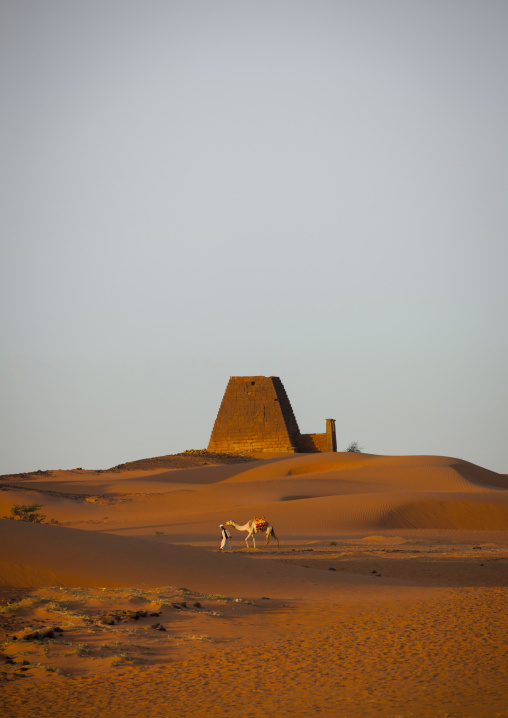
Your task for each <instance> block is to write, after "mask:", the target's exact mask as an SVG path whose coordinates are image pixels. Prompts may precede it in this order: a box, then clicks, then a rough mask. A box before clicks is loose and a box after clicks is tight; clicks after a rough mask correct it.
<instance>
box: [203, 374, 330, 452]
mask: <svg viewBox="0 0 508 718" xmlns="http://www.w3.org/2000/svg"><path fill="white" fill-rule="evenodd" d="M208 451H214V452H219V453H226V454H227V453H249V452H253V453H258V452H267V453H273V454H279V453H288V454H298V453H316V452H322V451H337V439H336V436H335V419H327V420H326V432H324V433H323V434H301V433H300V429H299V428H298V423H297V421H296V418H295V415H294V413H293V409H292V407H291V403H290V401H289V399H288V396H287V394H286V390H285V389H284V385H283V384H282V382H281V380H280V379H279V377H278V376H269V377H266V376H232V377H231V378H230V380H229V383H228V385H227V387H226V391H225V393H224V397H223V399H222V403H221V405H220V409H219V413H218V414H217V419H216V421H215V424H214V427H213V431H212V436H211V437H210V443H209V444H208Z"/></svg>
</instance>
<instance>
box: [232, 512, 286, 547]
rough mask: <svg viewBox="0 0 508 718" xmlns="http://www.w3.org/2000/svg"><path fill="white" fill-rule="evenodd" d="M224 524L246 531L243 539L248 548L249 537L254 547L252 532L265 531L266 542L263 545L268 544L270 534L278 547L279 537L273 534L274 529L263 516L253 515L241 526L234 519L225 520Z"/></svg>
mask: <svg viewBox="0 0 508 718" xmlns="http://www.w3.org/2000/svg"><path fill="white" fill-rule="evenodd" d="M226 526H233V527H234V528H235V529H236V530H237V531H247V532H248V533H247V537H246V539H245V543H246V545H247V548H250V546H249V539H250V538H252V544H253V547H254V548H256V539H255V538H254V534H257V533H265V534H266V543H265V546H268V542H269V540H270V537H271V536H272V537H273V538H274V539H275V540H276V541H277V548H279V539H278V538H277V536H276V535H275V531H274V530H273V526H271V525H270V524H269V523H268V521H267V520H266V519H265V517H264V516H263V517H261V518H256V517H254V518H253V519H251V520H250V521H247V523H246V524H244V525H243V526H240V525H239V524H237V523H236V521H226Z"/></svg>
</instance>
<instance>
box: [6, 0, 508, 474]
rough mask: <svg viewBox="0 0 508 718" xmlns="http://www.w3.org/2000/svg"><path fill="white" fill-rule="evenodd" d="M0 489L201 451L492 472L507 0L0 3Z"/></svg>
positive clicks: (507, 282) (504, 447)
mask: <svg viewBox="0 0 508 718" xmlns="http://www.w3.org/2000/svg"><path fill="white" fill-rule="evenodd" d="M0 8H1V10H0V26H1V29H0V98H1V100H0V102H1V105H0V123H1V133H0V142H1V144H2V147H1V158H2V160H1V165H0V167H1V169H0V181H1V195H0V196H1V200H2V205H3V206H2V210H1V212H0V226H1V234H0V242H1V255H0V294H1V326H0V342H1V347H0V369H1V379H2V384H1V394H0V404H1V425H0V442H1V447H0V473H7V472H21V471H30V470H35V469H57V468H69V469H70V468H76V467H83V468H107V467H110V466H112V465H115V464H118V463H120V462H124V461H130V460H135V459H140V458H145V457H149V456H157V455H161V454H168V453H175V452H178V451H183V450H185V449H190V448H203V447H205V446H206V445H207V443H208V440H209V437H210V433H211V430H212V426H213V422H214V420H215V417H216V415H217V411H218V409H219V405H220V401H221V399H222V396H223V393H224V390H225V387H226V384H227V381H228V379H229V377H230V376H232V375H234V376H236V375H240V376H241V375H251V374H256V375H265V376H270V375H275V376H280V378H281V379H282V381H283V383H284V385H285V388H286V391H287V393H288V395H289V398H290V400H291V402H292V406H293V409H294V412H295V415H296V418H297V420H298V422H299V425H300V429H301V431H302V432H318V431H324V430H325V419H326V418H327V417H333V418H335V419H336V420H337V432H338V443H339V448H340V449H344V448H345V447H346V445H347V444H348V443H349V442H350V441H352V440H357V441H358V442H359V443H360V444H361V445H363V446H364V447H365V450H366V451H369V452H370V453H376V454H440V455H446V456H456V457H461V458H464V459H467V460H469V461H472V462H474V463H477V464H480V465H482V466H485V467H486V468H489V469H493V470H495V471H499V472H502V473H508V431H507V429H508V384H507V377H508V321H507V313H508V312H507V309H508V201H507V200H508V140H507V132H508V130H507V128H508V82H507V69H508V42H507V36H508V3H507V2H506V0H476V1H474V2H473V1H470V0H255V1H254V0H243V1H242V0H230V1H227V0H224V1H222V0H202V1H197V0H196V1H195V0H181V1H174V2H173V1H172V0H139V1H138V0H117V1H116V2H115V1H112V0H86V2H84V1H83V0H79V1H78V0H44V2H39V1H38V0H0Z"/></svg>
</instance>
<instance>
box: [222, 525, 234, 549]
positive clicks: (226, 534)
mask: <svg viewBox="0 0 508 718" xmlns="http://www.w3.org/2000/svg"><path fill="white" fill-rule="evenodd" d="M220 534H221V542H220V550H221V551H222V549H224V548H231V544H230V543H229V539H230V538H231V534H230V533H229V531H228V530H227V528H226V527H225V526H224V524H220Z"/></svg>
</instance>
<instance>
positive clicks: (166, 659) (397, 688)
mask: <svg viewBox="0 0 508 718" xmlns="http://www.w3.org/2000/svg"><path fill="white" fill-rule="evenodd" d="M235 461H236V460H234V459H229V460H226V459H225V458H221V457H217V456H213V455H210V456H207V455H206V454H204V453H203V454H196V455H193V454H192V453H191V454H189V455H186V456H183V457H182V456H179V457H159V458H157V459H150V460H145V461H140V462H135V463H133V464H123V465H121V466H118V467H114V468H113V469H110V470H105V471H84V470H81V469H75V470H72V471H64V470H54V471H44V472H36V473H30V474H20V475H15V476H3V477H0V488H1V490H0V516H9V515H10V512H11V508H12V507H13V506H14V505H20V504H24V505H25V504H40V505H42V508H41V509H40V511H41V512H42V513H43V514H45V516H46V521H45V522H44V523H29V522H24V521H14V520H10V519H8V518H2V519H0V546H1V554H0V599H1V601H0V603H1V605H0V641H1V645H0V706H1V711H2V715H5V716H9V717H11V716H12V717H16V718H17V717H18V716H27V715H30V716H31V715H38V716H41V718H43V717H45V716H48V717H49V716H52V717H53V716H59V718H67V717H70V716H73V718H81V717H83V718H89V717H90V718H91V717H92V716H94V717H95V716H97V715H107V716H108V718H120V717H123V716H125V717H126V718H127V717H130V716H136V717H137V716H143V717H144V718H145V717H146V718H151V717H152V716H153V717H154V718H155V717H158V716H166V717H167V716H170V717H172V716H224V715H235V716H239V717H240V718H241V717H243V716H245V717H250V716H252V717H254V716H256V717H257V716H259V715H265V716H297V717H298V716H302V717H303V716H327V717H328V716H329V717H335V716H340V717H344V718H363V717H365V718H367V717H369V716H382V717H387V718H388V717H391V718H395V717H399V718H401V717H403V718H409V717H410V716H428V717H439V718H441V717H444V716H453V717H456V718H462V717H469V716H475V717H480V718H482V717H483V718H493V717H494V716H497V717H502V716H508V699H507V696H508V676H507V665H508V656H507V646H508V631H507V628H508V625H507V624H508V621H507V617H506V614H507V612H506V607H507V605H508V602H507V584H508V477H507V476H506V475H502V474H497V473H494V472H491V471H488V470H487V469H483V468H481V467H479V466H475V465H473V464H471V463H469V462H467V461H464V460H461V459H454V458H450V457H439V456H403V457H393V456H373V455H368V454H353V453H351V454H349V453H336V454H301V455H291V456H277V457H275V456H274V457H271V458H268V459H267V458H265V459H256V460H245V459H244V460H242V461H240V460H238V463H235ZM232 462H233V463H232ZM255 515H256V516H258V515H265V516H266V518H267V519H268V520H269V521H270V523H271V524H272V525H273V526H274V528H275V529H276V533H277V536H278V537H279V540H280V549H277V546H276V544H275V543H273V542H270V543H269V544H268V546H266V547H265V546H264V544H265V541H264V536H263V535H260V534H258V535H257V537H256V538H257V548H256V549H255V550H254V549H252V548H247V547H246V544H245V540H244V539H245V535H246V534H245V533H242V532H238V531H236V530H235V529H231V534H232V546H233V548H232V550H231V551H219V550H218V549H219V543H220V531H219V524H221V523H225V522H226V521H228V520H231V519H233V520H235V521H236V522H238V523H239V524H244V523H246V522H247V521H248V520H249V519H251V518H253V517H254V516H255ZM50 520H51V521H52V523H49V521H50Z"/></svg>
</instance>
